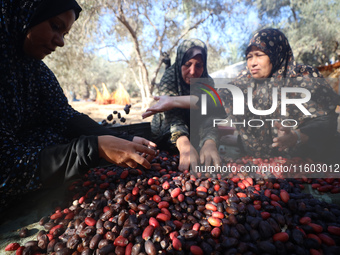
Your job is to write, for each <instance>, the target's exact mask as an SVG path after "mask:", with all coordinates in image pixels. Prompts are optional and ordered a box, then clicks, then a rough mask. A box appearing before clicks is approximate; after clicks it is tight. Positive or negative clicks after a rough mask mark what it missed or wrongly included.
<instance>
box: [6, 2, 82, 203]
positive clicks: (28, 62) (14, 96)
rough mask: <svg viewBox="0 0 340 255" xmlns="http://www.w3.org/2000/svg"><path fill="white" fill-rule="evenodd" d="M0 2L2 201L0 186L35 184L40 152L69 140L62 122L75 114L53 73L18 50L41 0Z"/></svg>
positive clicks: (20, 188) (14, 188)
mask: <svg viewBox="0 0 340 255" xmlns="http://www.w3.org/2000/svg"><path fill="white" fill-rule="evenodd" d="M55 2H58V1H57V0H55ZM69 2H73V1H69ZM0 3H1V6H0V144H1V146H0V162H1V164H0V172H1V175H0V204H2V202H3V201H2V200H3V195H4V194H3V193H2V192H3V190H2V189H1V188H2V187H4V186H5V185H6V187H7V188H6V189H5V190H7V191H8V190H10V191H11V195H13V196H15V195H20V194H24V193H26V192H27V190H34V189H37V188H38V187H39V186H40V185H41V183H40V177H39V175H40V173H39V171H38V170H37V169H38V166H39V153H40V151H41V150H43V149H44V148H45V147H47V146H49V145H53V144H62V143H66V142H69V138H68V137H66V133H65V132H66V123H67V121H68V120H69V119H71V118H73V117H74V116H77V115H80V113H78V112H77V111H75V110H74V109H72V107H71V106H70V105H69V104H68V101H67V98H66V97H65V95H64V93H63V90H62V88H61V87H60V85H59V83H58V81H57V79H56V77H55V76H54V74H53V72H52V71H51V70H50V69H49V68H48V67H47V66H46V65H45V64H44V62H43V61H41V60H36V59H33V58H31V57H28V56H25V55H24V54H23V50H22V47H23V42H24V41H23V39H24V38H25V36H26V33H27V27H28V26H29V24H30V21H31V19H32V17H33V15H34V14H35V13H36V10H37V8H39V6H40V5H41V4H42V3H43V0H6V1H1V2H0ZM58 3H59V2H58ZM58 8H59V10H61V9H62V8H61V7H58ZM71 9H72V8H71ZM18 180H19V181H18Z"/></svg>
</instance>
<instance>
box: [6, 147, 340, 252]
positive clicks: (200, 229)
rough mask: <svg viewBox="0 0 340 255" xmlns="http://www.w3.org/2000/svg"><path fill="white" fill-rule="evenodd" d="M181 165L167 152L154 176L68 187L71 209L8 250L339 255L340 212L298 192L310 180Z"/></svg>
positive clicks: (121, 175)
mask: <svg viewBox="0 0 340 255" xmlns="http://www.w3.org/2000/svg"><path fill="white" fill-rule="evenodd" d="M234 163H235V164H238V163H236V162H234ZM239 163H240V164H241V162H239ZM177 166H178V156H176V155H170V154H168V153H167V152H164V151H161V152H160V153H159V154H158V156H157V157H156V158H155V159H154V160H153V161H152V168H151V169H150V170H147V169H142V168H140V169H137V168H136V169H132V168H120V167H117V166H109V167H105V168H96V169H92V170H90V171H89V172H88V173H87V174H86V175H85V176H84V178H83V179H82V180H79V181H76V182H74V183H73V184H72V185H71V186H70V187H69V191H68V192H69V193H70V196H69V197H70V198H72V201H70V202H69V205H68V206H67V207H65V208H57V209H56V210H55V211H54V212H53V213H51V215H49V216H46V217H43V218H42V219H41V220H40V222H39V223H40V224H41V225H43V226H44V228H45V230H41V231H40V232H39V233H38V235H37V240H36V241H30V242H27V243H26V244H25V245H23V246H21V245H19V244H15V243H14V244H10V245H12V246H11V247H9V246H10V245H9V246H8V247H9V248H8V249H12V250H17V254H19V255H20V254H56V255H57V254H62V255H66V254H67V255H76V254H81V255H87V254H94V255H111V254H112V255H113V254H117V255H121V254H124V255H125V254H132V255H142V254H147V255H156V254H193V255H203V254H226V255H227V254H245V255H246V254H297V255H304V254H306V255H307V254H334V255H335V254H340V207H339V206H338V205H335V204H329V203H326V202H322V201H320V200H317V199H315V198H314V197H313V196H311V195H310V194H305V193H303V192H301V187H303V186H302V185H303V183H304V181H303V180H301V179H280V178H273V177H268V176H265V175H261V174H256V175H254V176H252V177H249V176H246V175H243V174H242V173H235V174H234V175H233V176H228V178H222V177H221V176H219V175H217V176H216V177H209V176H205V175H201V174H198V175H193V174H191V173H190V172H188V171H184V172H180V171H178V170H177ZM14 246H16V247H14Z"/></svg>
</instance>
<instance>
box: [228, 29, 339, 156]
mask: <svg viewBox="0 0 340 255" xmlns="http://www.w3.org/2000/svg"><path fill="white" fill-rule="evenodd" d="M246 58H247V69H246V70H244V71H242V72H241V73H240V75H239V76H238V77H237V79H236V80H234V81H233V82H232V84H233V85H236V86H237V87H239V88H240V89H241V90H242V92H243V93H244V95H245V98H246V99H247V96H248V95H247V93H248V91H247V88H248V87H249V86H250V87H251V88H252V91H253V92H252V95H251V98H252V100H253V106H254V108H255V109H257V110H267V109H270V108H271V106H272V104H273V94H272V89H273V88H277V89H278V94H279V95H280V92H281V88H283V87H296V88H304V89H307V90H308V91H309V92H310V93H311V99H310V100H309V101H308V102H306V103H304V104H303V106H304V107H305V108H306V109H307V110H308V111H309V112H310V113H311V115H305V114H304V113H303V112H302V111H301V110H300V109H298V108H297V107H295V105H293V104H290V105H288V106H287V114H286V116H282V115H281V110H280V101H281V99H280V97H278V98H279V102H278V107H277V109H276V110H275V111H274V112H273V113H272V114H270V115H260V116H259V115H255V114H253V113H252V112H250V111H249V110H248V104H247V102H246V107H245V110H246V111H245V115H237V116H236V115H235V116H233V120H234V122H238V123H239V122H242V121H244V120H246V122H247V121H248V120H251V119H257V120H261V121H262V123H264V125H263V126H261V127H251V126H247V125H239V124H237V125H235V126H236V128H237V130H238V133H239V136H238V141H239V143H240V145H241V147H242V148H243V149H244V152H245V153H246V154H247V155H252V156H255V157H265V158H268V157H271V156H276V155H287V154H286V153H288V155H298V156H304V157H311V158H313V159H316V160H327V159H329V160H331V161H332V159H330V157H331V154H332V153H333V152H334V150H335V146H336V144H335V143H334V139H335V137H336V135H337V132H336V130H337V114H336V113H335V109H336V106H337V105H338V104H339V102H340V100H339V96H338V95H337V94H336V93H335V92H334V91H333V89H332V88H331V87H330V86H329V84H328V83H327V82H326V81H325V80H324V79H323V78H322V76H321V74H320V73H319V72H318V70H317V69H315V68H312V67H310V66H306V65H300V64H296V63H295V60H294V56H293V52H292V49H291V47H290V45H289V43H288V40H287V38H286V37H285V35H284V34H283V33H282V32H281V31H279V30H277V29H272V28H268V29H263V30H261V31H259V32H257V33H256V34H255V35H254V36H253V37H252V39H251V41H250V43H249V45H248V47H247V49H246ZM222 93H223V94H224V95H223V96H222V97H223V98H224V100H225V106H226V111H227V114H231V113H232V108H233V106H232V102H233V98H232V95H231V93H230V92H229V90H223V92H222ZM292 94H293V93H288V96H287V97H288V98H292V97H293V96H294V98H301V94H300V93H296V94H295V95H292ZM268 119H276V120H283V119H294V120H295V121H296V122H297V123H298V125H297V127H296V128H295V129H292V128H291V127H287V126H289V125H288V122H287V123H286V125H285V126H286V127H283V126H281V124H279V123H278V122H275V124H274V125H272V122H271V121H268ZM266 120H267V121H266ZM258 123H260V122H258ZM258 123H257V124H258ZM291 126H294V123H291Z"/></svg>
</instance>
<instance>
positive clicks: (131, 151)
mask: <svg viewBox="0 0 340 255" xmlns="http://www.w3.org/2000/svg"><path fill="white" fill-rule="evenodd" d="M141 139H143V138H141ZM141 139H138V138H137V140H139V141H141V142H142V144H144V145H142V144H139V143H136V142H130V141H128V140H125V139H121V138H118V137H115V136H110V135H104V136H99V137H98V150H99V157H101V158H103V159H105V160H106V161H108V162H111V163H114V164H117V165H119V166H123V167H127V166H129V167H132V168H136V167H137V165H138V164H140V165H142V166H143V167H145V168H147V169H149V168H150V167H151V165H150V162H149V161H148V160H147V159H146V158H145V157H143V156H144V155H150V156H155V155H156V151H155V150H154V149H151V148H148V147H147V146H145V145H148V144H149V142H146V141H147V140H146V139H144V140H145V141H144V140H141ZM152 144H153V143H152Z"/></svg>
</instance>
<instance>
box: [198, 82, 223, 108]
mask: <svg viewBox="0 0 340 255" xmlns="http://www.w3.org/2000/svg"><path fill="white" fill-rule="evenodd" d="M199 83H200V84H202V85H204V86H206V87H207V88H209V89H210V90H211V91H212V92H214V94H215V95H216V96H217V98H218V100H219V101H220V104H221V106H222V105H223V104H222V100H221V98H220V96H219V94H218V93H217V91H216V90H215V89H214V88H213V87H211V86H210V85H208V84H205V83H202V82H199ZM199 89H201V90H203V91H204V92H205V93H207V94H208V95H209V96H210V97H211V98H212V100H213V101H214V103H215V106H217V102H216V99H215V97H214V96H213V95H212V94H211V92H210V91H209V90H207V89H205V88H199Z"/></svg>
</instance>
